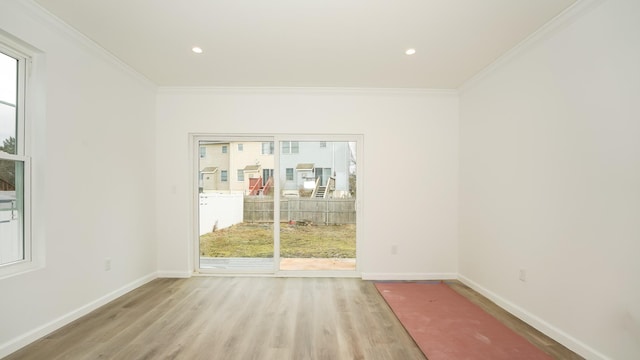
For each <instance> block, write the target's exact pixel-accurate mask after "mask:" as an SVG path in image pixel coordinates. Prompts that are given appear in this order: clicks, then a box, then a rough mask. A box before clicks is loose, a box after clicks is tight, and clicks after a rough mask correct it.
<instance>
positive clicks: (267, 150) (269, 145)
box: [262, 141, 273, 155]
mask: <svg viewBox="0 0 640 360" xmlns="http://www.w3.org/2000/svg"><path fill="white" fill-rule="evenodd" d="M262 155H273V141H269V142H263V143H262Z"/></svg>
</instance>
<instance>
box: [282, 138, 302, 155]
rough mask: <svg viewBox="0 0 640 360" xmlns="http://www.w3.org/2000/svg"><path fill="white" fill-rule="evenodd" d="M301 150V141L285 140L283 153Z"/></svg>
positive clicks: (296, 152)
mask: <svg viewBox="0 0 640 360" xmlns="http://www.w3.org/2000/svg"><path fill="white" fill-rule="evenodd" d="M299 152H300V143H299V142H298V141H283V142H282V153H283V154H298V153H299Z"/></svg>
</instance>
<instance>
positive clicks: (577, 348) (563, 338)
mask: <svg viewBox="0 0 640 360" xmlns="http://www.w3.org/2000/svg"><path fill="white" fill-rule="evenodd" d="M458 280H460V281H461V282H462V283H463V284H465V285H467V286H469V287H470V288H472V289H473V290H475V291H477V292H479V293H480V294H482V295H483V296H484V297H486V298H488V299H489V300H491V301H493V302H494V303H496V305H498V306H500V307H501V308H503V309H504V310H506V311H508V312H510V313H511V314H512V315H514V316H516V317H517V318H519V319H520V320H522V321H524V322H526V323H527V324H529V325H531V326H533V327H534V328H536V329H538V330H539V331H541V332H542V333H544V334H545V335H547V336H548V337H550V338H552V339H554V340H555V341H557V342H559V343H560V344H562V345H564V346H566V347H567V348H568V349H570V350H571V351H573V352H575V353H576V354H578V355H580V356H582V357H584V358H585V359H593V360H611V359H610V358H608V357H606V356H605V355H603V354H601V353H599V352H598V351H596V350H594V349H593V348H591V347H589V346H588V345H586V344H585V343H583V342H581V341H579V340H578V339H576V338H574V337H572V336H571V335H569V334H567V333H566V332H564V331H562V330H560V329H558V328H557V327H555V326H553V325H551V324H549V323H548V322H546V321H544V320H543V319H541V318H539V317H537V316H535V315H533V314H531V313H529V312H528V311H526V310H524V309H523V308H521V307H519V306H517V305H515V304H514V303H512V302H510V301H508V300H506V299H504V298H503V297H501V296H499V295H497V294H496V293H494V292H492V291H490V290H488V289H486V288H484V287H482V286H481V285H480V284H478V283H476V282H474V281H473V280H471V279H469V278H467V277H465V276H463V275H458Z"/></svg>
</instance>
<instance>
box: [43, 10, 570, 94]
mask: <svg viewBox="0 0 640 360" xmlns="http://www.w3.org/2000/svg"><path fill="white" fill-rule="evenodd" d="M36 1H37V2H38V3H39V4H40V5H42V6H43V7H44V8H46V9H47V10H49V11H50V12H51V13H53V14H54V15H56V16H58V17H59V18H61V19H62V20H64V21H65V22H67V23H68V24H69V25H71V26H72V27H74V28H76V29H77V30H79V31H80V32H82V33H83V34H85V35H86V36H88V37H89V38H91V39H93V40H94V41H95V42H97V43H98V44H100V45H101V46H102V47H104V48H105V49H107V50H108V51H110V52H111V53H113V54H114V55H115V56H117V57H118V58H120V59H121V60H123V61H124V62H126V63H127V64H129V65H130V66H131V67H133V68H134V69H136V70H137V71H139V72H140V73H142V74H144V75H145V76H146V77H148V78H149V79H150V80H152V81H153V82H155V83H156V84H158V85H161V86H294V87H306V86H312V87H376V88H431V89H452V88H457V87H458V86H460V85H461V84H462V83H463V82H464V81H465V80H468V79H469V78H470V77H472V76H473V75H475V74H476V73H478V72H479V71H480V70H481V69H483V68H484V67H485V66H487V65H489V64H490V63H491V62H492V61H493V60H495V59H496V58H498V57H499V56H500V55H502V54H503V53H505V52H506V51H507V50H509V49H510V48H512V47H513V46H515V45H516V44H517V43H518V42H520V41H522V40H523V39H524V38H526V37H527V36H528V35H530V34H531V33H533V32H534V31H535V30H537V29H538V28H540V27H541V26H542V25H544V24H545V23H546V22H548V21H549V20H551V19H552V18H553V17H554V16H556V15H558V14H559V13H560V12H562V11H563V10H564V9H566V8H567V7H569V6H570V5H571V4H573V3H574V2H575V1H576V0H182V1H180V0H83V1H78V0H36ZM195 45H197V46H200V47H202V48H203V49H204V53H203V54H200V55H196V54H194V53H193V52H191V48H192V47H193V46H195ZM407 48H415V49H416V50H417V53H416V54H415V55H413V56H407V55H405V53H404V52H405V50H406V49H407Z"/></svg>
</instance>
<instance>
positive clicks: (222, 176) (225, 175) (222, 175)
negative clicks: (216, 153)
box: [220, 170, 229, 182]
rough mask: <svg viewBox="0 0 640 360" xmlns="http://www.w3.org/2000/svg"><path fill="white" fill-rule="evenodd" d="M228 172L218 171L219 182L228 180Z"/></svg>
mask: <svg viewBox="0 0 640 360" xmlns="http://www.w3.org/2000/svg"><path fill="white" fill-rule="evenodd" d="M228 176H229V175H228V172H227V170H221V171H220V181H222V182H225V181H227V180H228Z"/></svg>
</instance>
